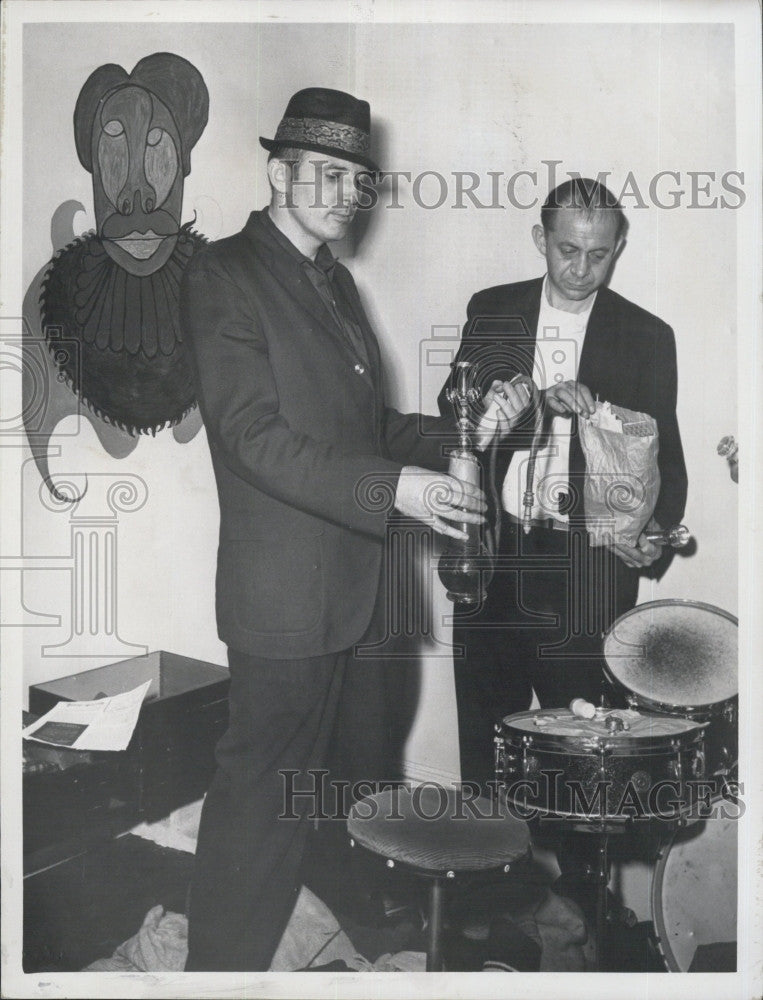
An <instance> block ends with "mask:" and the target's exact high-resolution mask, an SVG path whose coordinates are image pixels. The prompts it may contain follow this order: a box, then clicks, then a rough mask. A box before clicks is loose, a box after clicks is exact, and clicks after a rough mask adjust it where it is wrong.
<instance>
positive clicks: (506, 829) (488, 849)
mask: <svg viewBox="0 0 763 1000" xmlns="http://www.w3.org/2000/svg"><path fill="white" fill-rule="evenodd" d="M347 831H348V833H349V835H350V837H352V839H353V840H355V841H357V843H358V844H360V845H361V846H363V847H365V848H366V850H369V851H372V852H373V853H374V854H379V855H381V856H382V857H384V858H387V859H389V860H392V861H394V862H399V863H401V864H404V865H409V866H410V867H412V868H415V869H416V870H417V871H418V872H419V873H420V874H429V875H432V876H443V875H449V876H450V877H451V878H453V877H454V876H455V875H457V874H458V873H461V872H463V873H466V872H479V871H488V870H490V869H497V868H502V867H505V866H506V865H508V864H510V863H511V862H513V861H516V860H518V859H520V858H524V857H525V856H526V855H527V854H528V852H529V848H530V832H529V829H528V826H527V823H525V822H524V821H523V820H521V819H518V818H517V817H516V816H512V815H511V814H510V813H509V812H508V809H507V807H506V805H505V804H504V803H501V802H499V801H498V800H495V801H491V800H489V799H485V798H470V797H469V796H467V795H464V794H463V792H462V791H461V789H460V788H452V787H441V786H434V785H431V784H425V785H420V786H417V787H414V788H412V789H411V788H406V787H404V786H401V787H398V788H386V789H384V791H381V792H378V793H377V794H375V795H371V796H368V797H367V798H364V799H361V800H360V801H359V802H356V803H354V805H353V806H352V808H351V810H350V815H349V818H348V820H347Z"/></svg>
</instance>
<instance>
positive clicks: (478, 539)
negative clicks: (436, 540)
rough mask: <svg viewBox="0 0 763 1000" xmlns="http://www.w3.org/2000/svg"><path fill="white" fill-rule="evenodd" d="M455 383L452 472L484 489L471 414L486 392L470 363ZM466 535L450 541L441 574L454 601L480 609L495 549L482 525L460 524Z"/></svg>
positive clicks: (458, 368) (458, 369) (461, 365)
mask: <svg viewBox="0 0 763 1000" xmlns="http://www.w3.org/2000/svg"><path fill="white" fill-rule="evenodd" d="M452 367H453V370H454V374H455V382H454V385H453V386H451V387H450V388H449V389H448V391H447V394H446V395H447V399H448V402H449V403H450V404H451V405H452V406H453V410H454V413H455V416H456V425H457V427H458V437H459V440H458V447H457V448H455V449H454V450H453V451H452V452H451V453H450V462H449V468H448V472H449V474H450V475H451V476H454V477H455V478H456V479H460V480H461V481H462V482H467V483H471V484H472V485H473V486H477V487H479V486H480V479H481V469H480V464H479V460H478V459H477V456H476V454H475V449H474V447H473V443H472V437H471V435H472V430H473V423H472V419H471V417H470V411H473V410H474V407H475V405H476V404H477V403H478V402H479V401H480V400H481V399H482V392H481V390H480V389H479V387H478V386H476V385H474V384H473V379H472V369H473V367H474V365H473V363H472V362H470V361H456V362H454V363H453V365H452ZM459 527H460V528H461V529H462V530H463V531H464V532H465V537H464V538H463V539H456V538H449V539H448V541H447V544H446V546H445V549H444V550H443V552H442V555H441V556H440V560H439V563H438V566H437V572H438V574H439V577H440V580H441V581H442V582H443V584H444V585H445V588H446V590H447V592H448V597H449V598H450V600H451V601H454V602H459V603H461V604H467V605H476V604H480V603H481V602H482V601H484V599H485V596H486V593H487V585H488V584H489V583H490V581H491V580H492V578H493V560H492V551H491V549H492V547H491V544H490V540H489V533H488V532H487V531H485V530H483V528H482V526H481V525H479V524H471V523H470V522H468V521H462V522H459Z"/></svg>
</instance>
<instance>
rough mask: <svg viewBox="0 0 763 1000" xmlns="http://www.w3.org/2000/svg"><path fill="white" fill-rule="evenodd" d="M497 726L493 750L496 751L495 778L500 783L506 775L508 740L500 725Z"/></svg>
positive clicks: (494, 757) (494, 758)
mask: <svg viewBox="0 0 763 1000" xmlns="http://www.w3.org/2000/svg"><path fill="white" fill-rule="evenodd" d="M495 728H496V734H495V736H494V737H493V751H494V756H493V760H494V764H495V779H496V781H497V782H498V783H499V784H500V783H501V782H502V781H503V780H504V779H505V776H506V740H505V739H504V738H503V736H501V734H500V729H499V727H498V726H496V727H495Z"/></svg>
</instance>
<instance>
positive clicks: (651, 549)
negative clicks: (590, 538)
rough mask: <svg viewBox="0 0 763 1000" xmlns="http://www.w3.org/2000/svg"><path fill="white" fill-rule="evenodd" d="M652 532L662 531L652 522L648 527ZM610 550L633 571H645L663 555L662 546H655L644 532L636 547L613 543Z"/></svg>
mask: <svg viewBox="0 0 763 1000" xmlns="http://www.w3.org/2000/svg"><path fill="white" fill-rule="evenodd" d="M648 529H649V530H650V531H660V527H659V525H657V523H656V522H652V523H651V524H649V525H648ZM609 548H610V549H612V551H613V552H614V553H615V555H617V556H619V557H620V558H621V559H622V561H623V562H624V563H625V565H626V566H630V567H631V569H645V568H646V567H647V566H651V565H652V563H653V562H655V561H656V560H657V559H659V558H660V556H661V555H662V546H661V545H655V544H654V542H650V541H649V539H648V538H647V537H646V532H645V531H642V532H641V534H640V535H639V539H638V542H637V543H636V545H635V546H633V545H626V544H625V543H624V542H612V543H611V545H610V546H609Z"/></svg>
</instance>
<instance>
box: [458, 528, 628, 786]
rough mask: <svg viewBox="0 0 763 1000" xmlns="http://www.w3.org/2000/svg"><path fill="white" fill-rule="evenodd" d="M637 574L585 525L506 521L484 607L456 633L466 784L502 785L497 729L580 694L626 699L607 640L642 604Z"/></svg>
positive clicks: (465, 613) (464, 614) (461, 618)
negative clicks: (605, 654)
mask: <svg viewBox="0 0 763 1000" xmlns="http://www.w3.org/2000/svg"><path fill="white" fill-rule="evenodd" d="M637 592H638V574H637V573H636V572H634V571H633V570H630V569H628V567H626V566H625V564H624V563H623V562H622V561H621V560H620V559H618V558H617V557H616V556H614V555H613V554H612V553H611V552H610V551H609V550H608V549H604V548H602V547H591V546H589V544H588V536H587V534H586V532H585V531H584V530H582V529H575V528H573V529H571V530H570V531H569V532H566V531H553V530H550V529H546V528H533V529H532V530H531V532H530V534H529V535H524V534H523V532H522V529H521V527H520V526H518V525H517V524H515V523H514V522H512V521H510V520H509V519H508V518H507V517H506V516H504V519H503V523H502V531H501V544H500V547H499V558H498V561H497V565H496V571H495V574H494V577H493V580H492V582H491V584H490V586H489V587H488V595H487V600H486V601H485V603H484V604H483V605H482V606H481V607H480V608H479V609H478V610H477V611H476V612H475V611H470V610H469V609H467V608H465V607H459V608H457V609H456V615H457V617H456V622H455V624H454V629H453V642H454V646H455V649H454V668H455V680H456V701H457V707H458V733H459V744H460V757H461V778H462V780H463V781H477V782H480V783H481V784H483V785H484V784H485V783H486V782H488V781H490V780H492V779H494V778H495V777H496V775H495V769H494V756H493V738H494V736H495V726H496V725H497V724H500V723H501V722H502V720H503V719H504V718H505V717H506V716H508V715H512V714H514V713H516V712H520V711H524V710H526V709H528V708H529V707H530V703H531V701H532V693H533V690H535V693H536V694H537V696H538V701H539V702H540V705H541V707H544V708H546V707H550V708H566V707H567V706H568V705H569V703H570V701H571V700H572V699H573V698H577V697H581V698H586V699H588V700H589V701H592V702H594V703H596V704H598V703H599V702H600V699H601V697H602V695H604V696H606V698H607V700H608V702H609V704H610V705H612V706H613V707H614V706H616V705H621V704H623V701H622V693H621V692H620V691H619V690H617V689H616V688H615V687H614V686H613V685H612V684H611V683H610V682H609V681H608V679H607V677H606V676H605V674H604V672H603V669H602V668H603V664H604V661H603V658H602V655H601V650H602V634H603V633H604V632H605V631H606V629H608V628H609V626H610V625H611V624H612V623H613V622H614V621H615V619H616V618H618V617H619V616H620V615H621V614H623V613H624V612H625V611H627V610H629V609H630V608H632V607H633V606H634V605H635V603H636V597H637Z"/></svg>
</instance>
